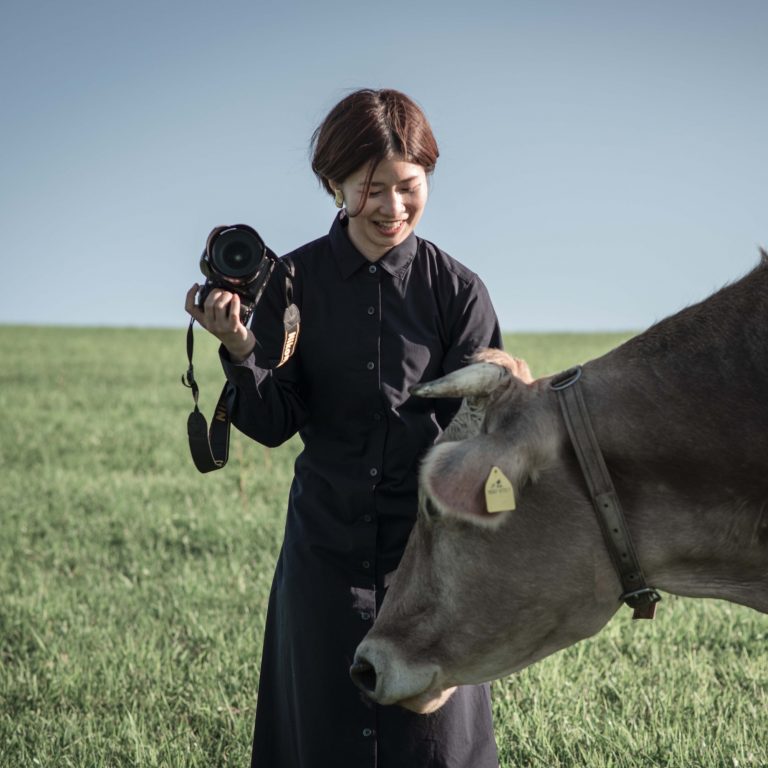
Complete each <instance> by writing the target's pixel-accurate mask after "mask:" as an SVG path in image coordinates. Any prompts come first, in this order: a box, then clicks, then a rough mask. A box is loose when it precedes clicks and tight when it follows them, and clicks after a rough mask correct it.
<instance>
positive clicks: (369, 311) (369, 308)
mask: <svg viewBox="0 0 768 768" xmlns="http://www.w3.org/2000/svg"><path fill="white" fill-rule="evenodd" d="M375 311H376V307H368V314H369V315H372V314H373V313H374V312H375Z"/></svg>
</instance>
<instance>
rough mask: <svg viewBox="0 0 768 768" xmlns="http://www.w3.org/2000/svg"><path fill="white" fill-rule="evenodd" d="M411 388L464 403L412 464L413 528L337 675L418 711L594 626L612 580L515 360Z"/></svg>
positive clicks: (571, 476)
mask: <svg viewBox="0 0 768 768" xmlns="http://www.w3.org/2000/svg"><path fill="white" fill-rule="evenodd" d="M414 391H415V393H416V394H419V395H421V396H426V397H458V396H462V397H464V398H465V402H464V403H463V405H462V408H461V409H460V411H459V413H458V414H457V417H456V419H454V422H453V423H452V424H451V426H450V427H449V428H448V430H446V433H445V434H444V435H443V438H442V440H441V442H440V444H439V445H437V446H436V447H435V448H433V449H432V451H431V452H430V453H429V454H428V456H427V457H426V459H425V461H424V462H423V465H422V468H421V475H420V492H419V495H420V498H419V513H418V518H417V521H416V524H415V527H414V529H413V532H412V534H411V538H410V539H409V542H408V546H407V548H406V551H405V553H404V555H403V558H402V561H401V563H400V566H399V568H398V570H397V572H396V574H395V575H394V578H393V580H392V583H391V585H390V587H389V591H388V593H387V597H386V599H385V601H384V605H383V607H382V610H381V612H380V614H379V616H378V618H377V620H376V622H375V624H374V626H373V628H372V629H371V631H370V632H369V633H368V635H367V636H366V638H365V639H364V640H363V642H362V643H361V644H360V646H359V648H358V649H357V653H356V656H355V663H354V665H353V667H352V670H351V673H352V677H353V679H354V680H355V682H356V684H357V685H358V686H359V687H361V688H362V689H363V690H364V691H365V693H366V694H367V695H368V696H369V697H370V698H371V699H373V700H374V701H376V702H378V703H381V704H393V703H398V704H400V705H402V706H405V707H407V708H409V709H412V710H414V711H418V712H429V711H432V710H434V709H437V708H438V707H440V706H441V705H442V704H443V703H444V702H445V700H446V699H447V698H448V696H450V693H451V692H452V690H453V687H455V686H457V685H462V684H470V683H478V682H485V681H488V680H491V679H494V678H497V677H500V676H503V675H506V674H509V673H511V672H514V671H516V670H519V669H522V668H523V667H525V666H527V665H528V664H530V663H532V662H533V661H535V660H537V659H540V658H542V657H544V656H546V655H548V654H550V653H552V652H554V651H555V650H558V649H560V648H563V647H565V646H567V645H570V644H572V643H573V642H575V641H577V640H579V639H581V638H584V637H587V636H589V635H591V634H594V633H595V632H596V631H598V630H599V629H600V628H601V627H602V626H603V625H604V624H605V622H606V621H607V620H608V619H609V618H610V616H611V615H612V614H613V613H614V612H615V611H616V609H617V607H618V605H619V603H618V601H617V595H618V594H619V591H620V589H619V585H618V581H617V578H616V576H615V575H614V572H613V569H612V566H611V563H610V560H609V557H608V555H607V552H606V550H605V548H604V546H603V545H602V538H601V534H600V531H599V528H598V525H597V523H596V522H595V520H594V517H593V514H592V510H591V506H590V504H589V501H588V500H587V498H586V497H585V496H584V494H583V493H582V492H581V491H580V486H579V482H580V478H579V476H578V475H577V468H576V466H575V462H574V461H573V459H572V458H571V457H570V456H566V451H565V445H566V440H567V437H566V434H565V430H564V428H563V427H562V425H561V422H560V417H559V411H558V407H557V404H556V403H555V401H554V395H553V394H552V393H551V392H549V390H548V388H547V387H546V385H545V384H543V383H542V382H531V381H530V374H528V372H527V366H524V364H523V363H522V362H521V361H516V360H513V359H511V358H508V357H506V356H505V355H503V353H499V352H498V351H493V352H489V353H485V354H484V355H483V356H481V357H480V358H479V359H478V360H476V362H475V363H474V364H473V365H470V366H468V367H467V368H465V369H462V370H461V371H457V372H455V373H454V374H451V375H449V376H447V377H445V378H443V379H440V380H439V381H437V382H432V383H430V384H426V385H421V386H420V387H418V388H416V389H415V390H414ZM496 492H498V493H496Z"/></svg>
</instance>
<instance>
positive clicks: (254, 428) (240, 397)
mask: <svg viewBox="0 0 768 768" xmlns="http://www.w3.org/2000/svg"><path fill="white" fill-rule="evenodd" d="M219 357H220V359H221V364H222V367H223V368H224V373H225V375H226V377H227V382H228V383H229V399H228V405H229V412H230V416H231V419H232V423H233V424H234V425H235V427H237V429H239V430H240V431H241V432H242V433H243V434H245V435H248V437H250V438H252V439H253V440H256V441H257V442H259V443H261V444H262V445H266V446H269V447H274V446H277V445H280V444H281V443H283V442H285V441H286V440H288V438H290V437H292V436H293V435H294V434H295V433H296V432H297V431H298V430H299V429H301V427H302V426H303V425H304V423H305V422H306V419H307V409H306V406H305V404H304V401H303V399H302V397H301V393H300V387H299V381H298V378H299V377H298V368H299V361H298V359H297V357H296V356H294V357H293V358H291V359H290V360H289V361H288V362H287V363H286V364H285V365H283V366H281V367H280V368H275V369H273V370H269V369H266V368H260V367H259V366H257V365H256V360H255V357H254V355H253V354H251V355H250V356H249V357H248V358H246V359H245V360H243V361H242V362H238V363H234V362H232V360H231V359H230V358H229V354H228V353H227V351H226V349H224V348H223V347H222V348H221V349H220V350H219Z"/></svg>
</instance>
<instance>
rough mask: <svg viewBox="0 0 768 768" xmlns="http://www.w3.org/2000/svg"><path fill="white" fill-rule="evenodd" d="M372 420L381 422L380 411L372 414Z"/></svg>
mask: <svg viewBox="0 0 768 768" xmlns="http://www.w3.org/2000/svg"><path fill="white" fill-rule="evenodd" d="M373 420H374V421H381V412H380V411H376V412H375V413H374V414H373Z"/></svg>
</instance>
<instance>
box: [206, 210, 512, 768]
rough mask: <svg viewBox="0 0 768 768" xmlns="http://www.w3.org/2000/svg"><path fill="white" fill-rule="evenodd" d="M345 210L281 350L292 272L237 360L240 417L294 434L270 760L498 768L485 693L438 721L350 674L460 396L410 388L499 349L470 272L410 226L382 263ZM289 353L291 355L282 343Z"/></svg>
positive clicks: (272, 644) (304, 267)
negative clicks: (366, 253)
mask: <svg viewBox="0 0 768 768" xmlns="http://www.w3.org/2000/svg"><path fill="white" fill-rule="evenodd" d="M347 221H348V220H347V219H346V218H345V214H344V212H342V213H341V214H340V215H339V216H338V218H337V219H336V220H335V221H334V224H333V226H332V228H331V231H330V233H329V235H327V236H325V237H322V238H320V239H319V240H316V241H314V242H312V243H309V244H308V245H305V246H303V247H302V248H299V249H298V250H297V251H294V252H293V253H292V254H290V257H291V259H292V261H293V263H294V265H295V280H294V291H295V296H296V299H297V304H298V305H299V307H300V310H301V333H300V337H299V342H298V347H297V351H296V353H295V354H294V356H293V357H292V358H291V359H290V360H289V361H288V362H287V363H286V364H285V365H283V366H281V367H280V368H276V369H275V368H274V366H275V364H276V362H277V357H278V356H279V350H280V348H281V344H279V343H276V341H277V340H278V339H279V338H281V336H282V323H281V322H276V318H277V320H281V318H282V314H281V310H279V309H278V308H279V305H280V295H279V285H280V281H279V280H273V281H271V283H270V285H269V286H268V289H267V292H266V293H265V296H264V299H263V300H262V302H261V303H260V305H259V307H258V308H257V310H256V313H255V315H254V318H253V320H252V328H253V331H254V334H255V335H256V338H257V340H258V343H257V347H256V349H255V350H254V353H253V354H252V355H251V356H250V357H249V358H247V359H246V360H245V361H243V362H241V363H233V362H231V361H230V360H229V359H228V356H227V354H226V351H222V353H221V357H222V363H223V366H224V370H225V373H226V376H227V380H228V382H229V385H230V407H231V413H232V422H233V424H234V425H235V426H236V427H237V428H238V429H239V430H241V431H242V432H244V433H245V434H246V435H249V436H250V437H252V438H253V439H254V440H257V441H258V442H260V443H262V444H264V445H270V446H274V445H278V444H280V443H282V442H283V441H285V440H287V439H288V438H289V437H291V436H292V435H293V434H295V433H296V432H297V431H298V432H299V434H300V436H301V439H302V441H303V443H304V449H303V451H302V452H301V454H300V455H299V457H298V458H297V460H296V465H295V477H294V480H293V483H292V485H291V490H290V498H289V502H288V515H287V520H286V526H285V538H284V541H283V546H282V549H281V552H280V557H279V560H278V564H277V569H276V572H275V577H274V582H273V585H272V591H271V594H270V600H269V609H268V614H267V623H266V631H265V637H264V652H263V657H262V666H261V677H260V683H259V693H258V703H257V712H256V727H255V733H254V742H253V762H252V765H253V766H255V768H330V767H333V768H424V767H430V766H435V767H437V766H440V767H445V768H497V766H498V756H497V752H496V743H495V740H494V735H493V723H492V720H491V707H490V695H489V689H488V686H465V687H461V688H459V689H458V691H457V692H456V693H455V694H454V695H453V696H452V697H451V698H450V699H449V701H448V703H447V704H446V705H445V706H444V707H442V708H441V709H440V710H438V711H437V712H435V713H433V714H430V715H417V714H414V713H411V712H408V711H406V710H404V709H402V708H400V707H397V706H392V707H380V706H378V705H373V704H371V703H370V702H368V701H367V700H365V698H364V697H363V696H362V694H361V693H360V691H359V690H358V689H357V688H356V687H355V686H354V685H353V683H352V681H351V680H350V677H349V667H350V665H351V663H352V658H353V656H354V652H355V648H356V647H357V645H358V644H359V643H360V641H361V640H362V639H363V636H364V635H365V634H366V632H367V631H368V630H369V629H370V627H371V625H372V623H373V621H374V619H375V617H376V612H377V610H379V608H380V607H381V602H382V600H383V599H384V596H385V585H386V584H387V583H388V576H389V574H391V572H393V571H394V570H395V568H397V565H398V562H399V560H400V556H401V555H402V552H403V549H404V547H405V543H406V541H407V538H408V534H409V532H410V530H411V526H412V525H413V522H414V519H415V516H416V498H417V471H418V465H419V461H420V459H421V458H422V456H423V455H424V453H425V451H426V450H427V449H428V448H429V447H430V446H431V445H432V444H433V443H434V441H435V440H436V439H437V437H438V436H439V435H440V434H441V431H442V430H443V429H444V428H445V426H446V425H447V424H448V422H449V421H450V419H451V417H452V415H453V414H454V413H455V411H456V408H457V407H458V405H459V403H458V402H457V401H455V400H442V401H435V400H429V399H421V398H416V397H412V396H411V395H410V394H409V393H408V388H409V387H411V386H412V385H413V384H416V383H417V382H419V381H429V380H431V379H436V378H438V377H440V376H442V375H443V374H445V373H447V372H449V371H452V370H454V369H456V368H459V367H461V366H463V365H465V364H466V362H467V358H468V356H469V355H471V354H472V353H473V352H474V351H475V350H476V349H477V348H478V347H483V346H494V347H498V346H501V336H500V333H499V327H498V322H497V320H496V315H495V313H494V311H493V308H492V306H491V302H490V299H489V297H488V292H487V290H486V288H485V286H484V285H483V284H482V282H481V281H480V279H479V278H478V277H477V275H475V274H474V273H473V272H471V271H470V270H468V269H467V268H466V267H464V266H462V265H461V264H459V263H458V262H456V261H455V260H453V259H452V258H451V257H449V256H448V255H447V254H445V253H443V252H442V251H441V250H440V249H439V248H437V247H436V246H435V245H433V244H432V243H430V242H427V241H426V240H422V239H421V238H418V237H417V236H416V235H414V234H411V235H410V236H409V237H408V239H407V240H405V242H403V243H402V244H400V245H398V246H397V247H395V248H393V249H392V250H390V251H389V252H388V253H387V254H386V255H385V256H383V257H382V258H381V259H380V260H379V261H377V262H375V263H371V262H369V261H367V260H366V259H365V258H364V257H363V256H362V255H361V254H360V253H359V252H358V251H357V249H356V248H355V247H354V246H353V245H352V243H351V241H350V240H349V237H348V236H347V232H346V224H347ZM275 350H277V352H275Z"/></svg>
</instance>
